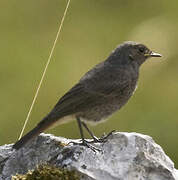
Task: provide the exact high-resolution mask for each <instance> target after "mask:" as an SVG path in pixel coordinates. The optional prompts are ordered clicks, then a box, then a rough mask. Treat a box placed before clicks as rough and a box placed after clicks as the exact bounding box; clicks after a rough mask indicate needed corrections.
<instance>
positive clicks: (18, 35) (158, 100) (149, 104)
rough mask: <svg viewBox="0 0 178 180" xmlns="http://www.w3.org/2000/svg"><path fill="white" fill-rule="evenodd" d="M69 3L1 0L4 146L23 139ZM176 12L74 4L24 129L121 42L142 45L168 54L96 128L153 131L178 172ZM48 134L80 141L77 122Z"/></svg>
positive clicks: (156, 4)
mask: <svg viewBox="0 0 178 180" xmlns="http://www.w3.org/2000/svg"><path fill="white" fill-rule="evenodd" d="M65 5H66V1H65V0H53V1H49V0H38V1H35V0H31V1H22V0H19V1H18V2H17V1H15V0H11V1H3V0H2V1H0V27H1V30H0V32H1V33H0V49H1V54H0V63H1V66H0V82H1V93H0V99H1V101H0V107H1V109H0V116H1V126H0V144H5V143H12V142H14V141H15V140H16V139H17V137H18V136H19V133H20V131H21V128H22V125H23V123H24V119H25V117H26V115H27V112H28V110H29V106H30V104H31V102H32V99H33V96H34V93H35V90H36V87H37V85H38V83H39V80H40V77H41V75H42V71H43V68H44V66H45V63H46V59H47V57H48V54H49V50H50V48H51V46H52V42H53V40H54V37H55V35H56V31H57V28H58V25H59V19H60V18H61V16H62V14H63V11H64V8H65ZM177 7H178V1H176V0H172V1H166V0H157V1H154V0H150V1H146V0H142V1H141V0H137V1H130V0H117V1H116V0H113V1H108V0H97V1H94V0H90V1H82V0H78V1H71V6H70V8H69V13H68V15H67V18H66V20H65V22H64V28H63V30H62V37H61V40H60V43H58V44H57V46H56V49H55V52H54V56H53V58H52V62H51V64H50V66H49V69H48V71H47V76H46V78H45V81H44V83H43V85H42V88H41V90H40V94H39V97H38V99H37V103H36V104H35V107H34V109H33V112H32V115H31V118H30V121H29V123H28V127H27V128H26V130H25V131H26V132H27V131H28V130H30V129H31V128H33V127H34V126H35V124H36V123H37V122H39V121H40V120H41V119H42V118H43V117H44V116H45V115H46V114H47V113H48V112H49V111H50V110H51V108H52V107H53V105H54V104H55V103H56V102H57V100H58V99H59V97H61V96H62V95H63V94H64V93H65V92H66V91H67V90H68V89H70V88H71V87H72V85H74V84H75V83H76V82H77V81H78V80H79V78H80V77H81V76H82V75H83V74H84V73H85V72H86V71H87V70H89V69H90V68H91V67H93V66H94V65H95V64H96V63H98V62H100V61H102V60H104V59H105V58H106V57H107V56H108V55H109V53H110V52H111V51H112V49H114V48H115V47H116V45H117V44H120V43H121V42H123V41H126V40H134V41H140V42H142V43H144V44H146V45H148V46H149V47H150V48H151V49H153V50H155V51H157V52H160V53H161V54H163V56H164V57H163V58H162V60H157V61H154V59H152V60H151V59H150V60H149V61H148V62H147V63H145V64H144V65H143V67H142V69H141V76H140V81H139V85H138V89H137V91H136V93H135V95H134V96H133V97H132V99H131V100H130V101H129V103H128V104H127V105H126V106H125V107H124V108H123V109H121V110H120V112H118V113H116V114H114V115H113V116H112V117H111V118H110V120H109V121H107V122H106V123H104V124H99V125H98V126H96V127H91V129H92V130H93V131H94V132H95V134H96V135H98V136H99V135H101V134H102V133H103V132H108V131H110V130H112V129H117V130H119V131H130V132H131V131H136V132H140V133H144V134H148V135H150V136H152V137H153V138H154V139H155V140H156V142H157V143H158V144H160V145H161V146H162V147H163V148H164V150H165V152H166V153H167V155H168V156H169V157H170V158H171V159H172V160H173V161H174V162H175V164H176V166H177V167H178V154H177V149H178V143H177V141H176V139H177V131H178V119H177V116H178V111H177V106H178V93H177V92H178V83H177V77H178V61H177V59H178V53H177V46H178V41H177V40H178V32H177V28H178V22H177V17H178V11H177ZM74 127H75V128H74ZM71 129H72V131H71ZM48 132H50V133H54V134H55V135H59V136H65V137H69V138H79V132H78V128H77V125H76V122H75V121H74V122H71V123H69V124H65V125H61V126H59V127H57V128H55V129H53V130H50V131H48Z"/></svg>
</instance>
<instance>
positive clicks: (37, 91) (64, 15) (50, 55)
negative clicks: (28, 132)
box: [19, 0, 71, 139]
mask: <svg viewBox="0 0 178 180" xmlns="http://www.w3.org/2000/svg"><path fill="white" fill-rule="evenodd" d="M70 1H71V0H68V2H67V5H66V8H65V11H64V14H63V17H62V20H61V23H60V26H59V29H58V31H57V34H56V38H55V40H54V43H53V46H52V48H51V51H50V54H49V57H48V60H47V63H46V66H45V69H44V71H43V74H42V77H41V80H40V82H39V85H38V87H37V90H36V93H35V96H34V98H33V101H32V104H31V106H30V109H29V112H28V114H27V117H26V119H25V122H24V125H23V128H22V130H21V133H20V136H19V139H20V138H21V137H22V135H23V132H24V130H25V127H26V125H27V122H28V120H29V117H30V114H31V112H32V109H33V106H34V104H35V102H36V99H37V96H38V93H39V90H40V87H41V84H42V82H43V79H44V77H45V74H46V71H47V69H48V66H49V63H50V61H51V57H52V55H53V52H54V49H55V47H56V43H57V40H58V39H59V36H60V33H61V29H62V27H63V23H64V20H65V17H66V14H67V11H68V8H69V4H70Z"/></svg>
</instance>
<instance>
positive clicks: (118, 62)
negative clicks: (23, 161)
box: [13, 41, 162, 150]
mask: <svg viewBox="0 0 178 180" xmlns="http://www.w3.org/2000/svg"><path fill="white" fill-rule="evenodd" d="M161 56H162V55H161V54H159V53H155V52H153V51H151V50H150V49H149V48H148V47H147V46H146V45H144V44H142V43H137V42H133V41H127V42H123V43H122V44H120V45H118V46H117V47H116V48H115V50H113V51H112V52H111V54H110V55H109V56H108V57H107V58H106V60H104V61H102V62H100V63H99V64H97V65H96V66H94V67H93V68H92V69H91V70H89V71H88V72H87V73H86V74H84V76H83V77H82V78H81V79H80V80H79V81H78V82H77V83H76V84H75V85H74V86H73V87H72V88H71V89H70V90H69V91H68V92H67V93H66V94H64V96H62V97H61V98H60V99H59V101H58V102H57V104H56V105H55V106H54V108H53V109H52V110H51V111H50V112H49V113H48V114H47V115H46V116H45V117H44V118H43V119H42V120H41V121H40V122H39V123H38V124H37V125H36V127H35V128H34V129H32V130H31V131H30V132H28V133H27V134H26V135H24V136H23V137H22V138H21V139H20V140H18V141H17V142H16V143H15V144H14V145H13V148H15V149H16V150H18V149H20V148H21V147H23V146H24V145H25V144H26V143H27V142H29V141H30V140H32V139H33V138H35V137H36V136H38V135H39V134H40V133H42V132H43V131H45V130H47V129H50V128H52V127H54V126H56V125H59V124H62V123H66V122H68V121H70V120H72V119H76V120H77V123H78V127H79V130H80V135H81V141H82V142H81V144H82V145H85V146H87V147H91V146H90V145H89V142H88V141H87V140H86V139H85V138H84V134H83V128H85V129H86V130H87V131H88V133H89V134H90V135H91V137H92V138H93V142H102V141H103V140H104V139H105V138H106V137H108V136H109V135H110V134H111V133H112V131H111V133H109V134H108V135H107V136H105V137H103V138H97V137H96V136H94V134H93V133H92V132H91V131H90V129H89V128H88V127H87V124H86V122H87V123H93V124H96V123H98V122H102V121H104V120H106V119H108V117H109V116H111V115H112V114H113V113H115V112H116V111H118V110H119V109H121V107H123V106H124V105H125V104H126V103H127V102H128V100H129V99H130V97H131V96H132V95H133V94H134V91H135V89H136V87H137V82H138V78H139V70H140V67H141V65H142V64H143V63H144V62H145V61H147V60H148V59H149V58H150V57H161Z"/></svg>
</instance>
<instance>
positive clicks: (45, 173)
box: [12, 164, 80, 180]
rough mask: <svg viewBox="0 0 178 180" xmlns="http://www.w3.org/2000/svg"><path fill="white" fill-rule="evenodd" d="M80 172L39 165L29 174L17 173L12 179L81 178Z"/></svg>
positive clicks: (64, 179) (66, 179)
mask: <svg viewBox="0 0 178 180" xmlns="http://www.w3.org/2000/svg"><path fill="white" fill-rule="evenodd" d="M79 179H80V178H79V174H78V173H77V172H76V171H75V170H72V171H69V170H67V169H62V168H57V167H55V166H52V165H46V164H43V165H39V166H38V167H37V168H36V169H35V170H29V171H28V172H27V174H24V175H21V174H17V175H15V176H13V177H12V180H79Z"/></svg>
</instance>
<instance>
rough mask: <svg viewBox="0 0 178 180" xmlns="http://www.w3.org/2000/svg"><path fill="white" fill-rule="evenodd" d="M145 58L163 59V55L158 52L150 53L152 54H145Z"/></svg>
mask: <svg viewBox="0 0 178 180" xmlns="http://www.w3.org/2000/svg"><path fill="white" fill-rule="evenodd" d="M145 57H162V55H161V54H159V53H156V52H153V51H150V53H148V54H145Z"/></svg>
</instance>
